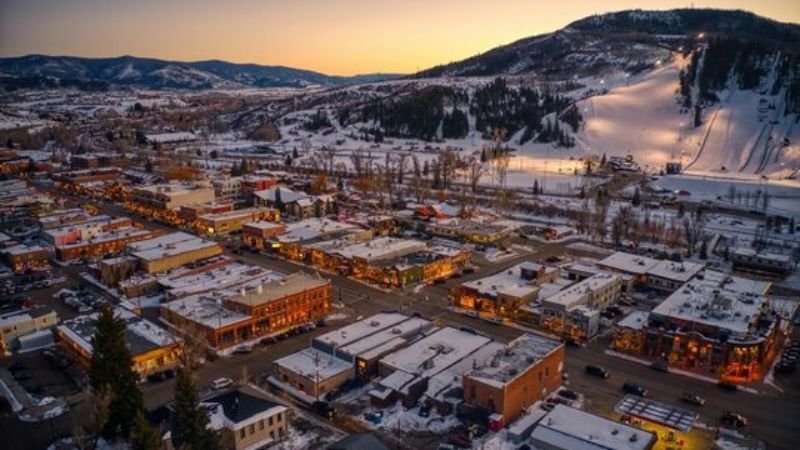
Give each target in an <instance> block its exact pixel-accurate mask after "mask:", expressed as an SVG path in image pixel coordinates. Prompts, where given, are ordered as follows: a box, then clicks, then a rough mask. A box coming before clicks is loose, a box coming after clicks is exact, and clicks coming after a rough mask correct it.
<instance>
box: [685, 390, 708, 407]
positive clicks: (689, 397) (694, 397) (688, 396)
mask: <svg viewBox="0 0 800 450" xmlns="http://www.w3.org/2000/svg"><path fill="white" fill-rule="evenodd" d="M681 400H683V401H684V402H686V403H691V404H693V405H697V406H703V405H705V404H706V399H704V398H703V397H700V395H698V394H697V393H695V392H684V393H683V395H682V396H681Z"/></svg>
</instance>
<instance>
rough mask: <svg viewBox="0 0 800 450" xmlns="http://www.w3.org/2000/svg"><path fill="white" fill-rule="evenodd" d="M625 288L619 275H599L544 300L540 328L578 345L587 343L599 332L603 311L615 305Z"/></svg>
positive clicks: (541, 307) (541, 308) (541, 305)
mask: <svg viewBox="0 0 800 450" xmlns="http://www.w3.org/2000/svg"><path fill="white" fill-rule="evenodd" d="M621 289H622V280H621V278H620V277H619V276H617V275H613V274H610V273H598V274H596V275H594V276H592V277H589V278H587V279H585V280H583V281H579V282H577V283H575V284H573V285H571V286H569V287H567V288H566V289H564V290H562V291H560V292H558V293H556V294H555V295H552V296H549V297H547V298H544V299H542V301H541V304H540V305H539V309H540V312H541V314H540V325H542V326H543V327H544V328H545V329H547V330H549V331H551V332H553V333H556V334H557V335H560V336H564V337H565V338H567V339H571V340H573V341H576V342H584V341H586V340H587V339H589V338H591V337H592V336H594V335H595V334H597V331H598V329H599V325H600V311H602V310H603V309H605V308H607V307H608V306H609V305H611V304H612V303H614V302H615V301H616V300H617V299H618V298H619V294H620V291H621Z"/></svg>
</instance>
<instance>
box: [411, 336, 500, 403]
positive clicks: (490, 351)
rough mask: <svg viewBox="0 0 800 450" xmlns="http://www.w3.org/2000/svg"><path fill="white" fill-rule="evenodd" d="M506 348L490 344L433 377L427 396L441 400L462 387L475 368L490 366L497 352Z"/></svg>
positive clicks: (429, 381) (495, 343)
mask: <svg viewBox="0 0 800 450" xmlns="http://www.w3.org/2000/svg"><path fill="white" fill-rule="evenodd" d="M504 348H505V345H503V344H501V343H500V342H495V341H492V342H489V343H488V344H486V345H484V346H483V347H481V348H479V349H478V350H476V351H475V352H474V353H472V354H471V355H469V356H467V357H466V358H463V359H462V360H461V361H459V362H457V363H455V364H453V365H452V366H450V367H448V368H447V369H445V370H443V371H441V372H439V373H438V374H436V375H434V376H432V377H431V378H430V379H429V380H428V389H427V390H426V391H425V395H426V396H428V397H431V398H437V399H441V398H442V396H443V395H444V394H445V393H447V391H449V390H450V389H452V388H454V387H460V386H461V385H462V378H463V377H464V375H466V374H468V373H469V372H470V371H471V370H473V369H474V368H475V367H480V366H485V365H488V364H489V363H490V361H491V360H492V358H494V357H495V355H497V352H501V351H503V349H504Z"/></svg>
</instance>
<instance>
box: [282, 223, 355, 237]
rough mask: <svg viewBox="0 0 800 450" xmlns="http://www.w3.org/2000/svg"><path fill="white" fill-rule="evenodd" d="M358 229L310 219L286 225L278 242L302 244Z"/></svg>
mask: <svg viewBox="0 0 800 450" xmlns="http://www.w3.org/2000/svg"><path fill="white" fill-rule="evenodd" d="M358 229H359V227H358V226H356V225H352V224H349V223H345V222H337V221H335V220H331V219H326V218H311V219H305V220H301V221H299V222H292V223H289V224H286V232H285V233H283V234H281V235H280V236H278V238H277V239H278V240H279V241H280V242H304V241H309V240H311V239H317V238H320V237H323V236H331V235H334V234H337V233H342V232H347V231H352V230H358Z"/></svg>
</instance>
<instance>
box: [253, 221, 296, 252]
mask: <svg viewBox="0 0 800 450" xmlns="http://www.w3.org/2000/svg"><path fill="white" fill-rule="evenodd" d="M285 232H286V226H285V225H284V224H281V223H275V222H267V221H264V220H259V221H256V222H246V223H244V224H242V242H243V243H244V244H245V245H247V246H249V247H250V248H253V249H256V250H264V249H265V248H268V247H270V246H271V243H272V239H273V238H275V237H277V236H279V235H281V234H283V233H285Z"/></svg>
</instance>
